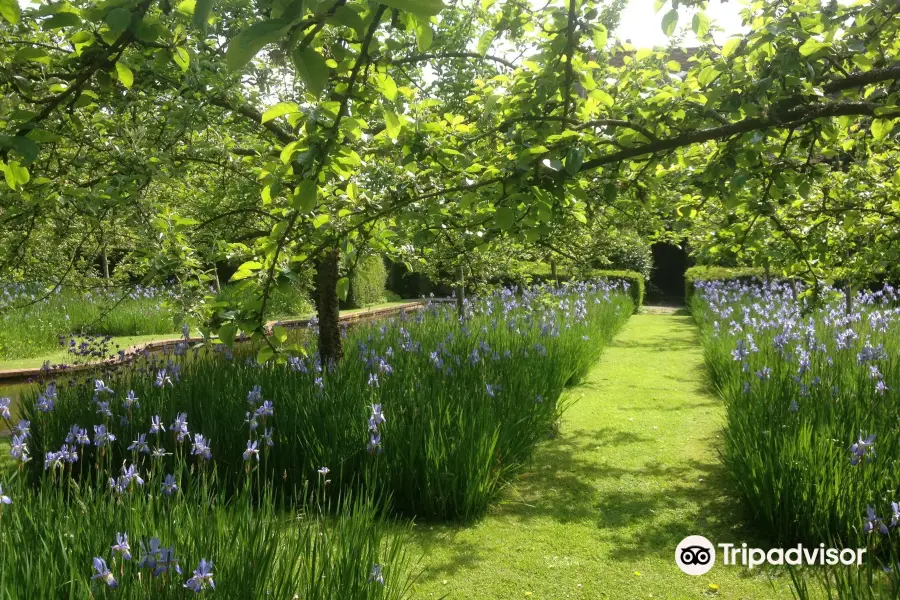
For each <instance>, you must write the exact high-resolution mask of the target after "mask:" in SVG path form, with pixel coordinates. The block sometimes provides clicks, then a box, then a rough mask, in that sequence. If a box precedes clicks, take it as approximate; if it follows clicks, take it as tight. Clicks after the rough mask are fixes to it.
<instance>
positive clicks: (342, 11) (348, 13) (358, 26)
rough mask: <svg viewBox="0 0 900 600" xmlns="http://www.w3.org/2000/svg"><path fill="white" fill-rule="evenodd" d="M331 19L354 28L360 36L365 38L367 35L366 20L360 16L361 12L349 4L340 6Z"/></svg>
mask: <svg viewBox="0 0 900 600" xmlns="http://www.w3.org/2000/svg"><path fill="white" fill-rule="evenodd" d="M329 21H331V22H334V23H337V24H338V25H343V26H344V27H349V28H350V29H352V30H354V31H355V32H356V35H358V36H359V37H360V38H363V37H364V36H365V35H366V24H365V22H364V21H363V20H362V17H360V16H359V13H358V12H356V11H355V10H353V9H352V8H350V7H349V6H340V7H338V9H337V10H336V11H334V14H333V15H332V16H331V18H330V19H329Z"/></svg>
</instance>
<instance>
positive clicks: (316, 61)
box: [291, 46, 328, 97]
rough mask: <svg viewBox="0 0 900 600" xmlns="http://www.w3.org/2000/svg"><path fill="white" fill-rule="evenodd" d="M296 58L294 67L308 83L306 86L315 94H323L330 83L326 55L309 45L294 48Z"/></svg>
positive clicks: (305, 82)
mask: <svg viewBox="0 0 900 600" xmlns="http://www.w3.org/2000/svg"><path fill="white" fill-rule="evenodd" d="M291 57H292V58H293V60H294V68H295V69H296V70H297V75H299V76H300V79H302V80H303V83H304V84H306V88H307V89H308V90H309V92H310V93H311V94H312V95H313V96H317V97H318V96H321V95H322V92H323V91H324V90H325V85H326V84H327V83H328V65H327V64H325V57H324V56H322V55H321V54H319V53H318V52H316V51H315V50H313V49H312V48H310V47H309V46H307V47H306V48H303V49H297V50H294V53H293V54H292V55H291Z"/></svg>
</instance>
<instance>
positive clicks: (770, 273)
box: [765, 259, 772, 286]
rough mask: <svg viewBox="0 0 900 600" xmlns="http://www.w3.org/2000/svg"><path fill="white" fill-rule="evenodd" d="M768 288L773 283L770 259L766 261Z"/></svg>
mask: <svg viewBox="0 0 900 600" xmlns="http://www.w3.org/2000/svg"><path fill="white" fill-rule="evenodd" d="M765 267H766V286H769V285H771V283H772V268H771V267H770V266H769V259H766V265H765Z"/></svg>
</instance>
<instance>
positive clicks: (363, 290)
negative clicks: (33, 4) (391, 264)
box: [347, 254, 387, 308]
mask: <svg viewBox="0 0 900 600" xmlns="http://www.w3.org/2000/svg"><path fill="white" fill-rule="evenodd" d="M386 282H387V269H386V268H385V266H384V259H382V258H381V256H380V255H377V254H376V255H371V256H364V257H363V258H360V259H359V261H358V262H357V263H356V268H354V269H353V272H352V273H350V291H349V292H348V293H347V307H348V308H365V307H366V306H369V305H371V304H378V303H379V302H382V301H383V300H384V291H385V290H384V286H385V283H386Z"/></svg>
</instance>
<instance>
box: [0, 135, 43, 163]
mask: <svg viewBox="0 0 900 600" xmlns="http://www.w3.org/2000/svg"><path fill="white" fill-rule="evenodd" d="M32 135H33V136H34V135H35V133H32ZM0 146H2V147H4V148H12V149H13V150H15V151H16V152H18V153H19V154H20V155H21V156H22V161H23V162H22V164H24V165H30V164H31V163H33V162H34V161H35V159H36V158H37V156H38V145H37V144H36V143H34V140H33V139H31V138H28V137H25V136H24V135H17V136H14V137H10V136H6V135H4V136H0Z"/></svg>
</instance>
